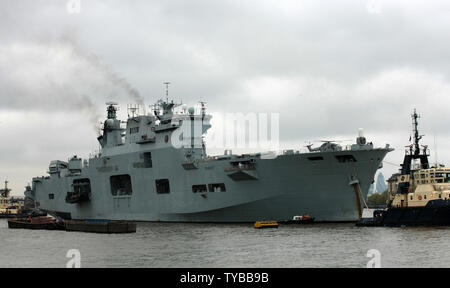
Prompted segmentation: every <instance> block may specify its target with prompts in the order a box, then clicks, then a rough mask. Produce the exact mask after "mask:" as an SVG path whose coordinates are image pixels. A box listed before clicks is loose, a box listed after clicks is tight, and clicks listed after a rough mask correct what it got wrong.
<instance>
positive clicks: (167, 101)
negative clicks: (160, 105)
mask: <svg viewBox="0 0 450 288" xmlns="http://www.w3.org/2000/svg"><path fill="white" fill-rule="evenodd" d="M169 84H170V82H164V85H166V103H169Z"/></svg>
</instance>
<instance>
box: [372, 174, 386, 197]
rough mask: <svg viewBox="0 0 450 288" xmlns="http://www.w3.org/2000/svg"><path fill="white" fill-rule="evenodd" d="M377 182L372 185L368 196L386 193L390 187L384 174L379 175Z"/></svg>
mask: <svg viewBox="0 0 450 288" xmlns="http://www.w3.org/2000/svg"><path fill="white" fill-rule="evenodd" d="M376 178H377V180H376V181H375V182H374V183H373V184H372V185H370V187H369V193H368V194H367V195H368V196H370V195H373V194H377V193H378V194H381V193H383V192H384V191H386V190H387V188H388V186H387V184H386V179H385V178H384V175H383V173H381V172H380V173H378V176H377V177H376Z"/></svg>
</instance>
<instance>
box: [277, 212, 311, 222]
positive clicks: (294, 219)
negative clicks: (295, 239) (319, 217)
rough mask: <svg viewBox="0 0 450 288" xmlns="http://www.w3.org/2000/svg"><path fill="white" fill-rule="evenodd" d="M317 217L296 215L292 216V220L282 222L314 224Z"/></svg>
mask: <svg viewBox="0 0 450 288" xmlns="http://www.w3.org/2000/svg"><path fill="white" fill-rule="evenodd" d="M314 220H315V218H313V217H311V216H309V215H308V214H306V215H296V216H294V217H292V219H291V220H286V221H283V222H281V223H282V224H312V223H314Z"/></svg>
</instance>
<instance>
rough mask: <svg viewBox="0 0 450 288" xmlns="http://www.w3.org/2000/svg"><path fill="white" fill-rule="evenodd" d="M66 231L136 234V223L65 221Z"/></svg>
mask: <svg viewBox="0 0 450 288" xmlns="http://www.w3.org/2000/svg"><path fill="white" fill-rule="evenodd" d="M64 223H65V228H66V229H65V230H66V231H78V232H91V233H109V234H112V233H136V223H134V222H128V221H82V220H66V221H64Z"/></svg>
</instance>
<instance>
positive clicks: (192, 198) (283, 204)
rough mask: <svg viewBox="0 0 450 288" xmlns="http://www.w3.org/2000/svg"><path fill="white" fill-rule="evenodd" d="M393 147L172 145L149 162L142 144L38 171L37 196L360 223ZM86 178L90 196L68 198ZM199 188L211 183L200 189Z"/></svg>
mask: <svg viewBox="0 0 450 288" xmlns="http://www.w3.org/2000/svg"><path fill="white" fill-rule="evenodd" d="M389 151H390V150H389V149H387V148H386V149H384V148H383V149H381V148H380V149H368V150H356V151H354V150H346V151H336V152H318V153H299V154H292V155H279V156H278V157H276V158H274V159H261V158H258V157H241V158H238V159H236V158H234V159H223V160H217V159H216V160H201V161H196V162H193V163H187V164H186V163H184V162H182V161H180V160H179V159H183V157H182V155H181V152H180V151H179V150H177V149H173V148H166V149H158V150H152V154H153V155H152V165H151V167H148V165H147V166H146V165H144V160H143V153H145V148H143V149H141V150H140V151H138V152H132V153H123V151H121V152H120V153H111V154H110V155H103V157H98V158H92V159H90V160H89V165H88V166H87V167H85V168H83V169H82V170H81V172H80V174H77V175H69V176H67V175H66V176H64V177H61V175H59V174H57V175H51V176H50V177H40V178H34V179H33V191H32V194H33V195H32V198H33V199H34V200H35V202H36V205H37V206H38V207H39V209H41V210H44V211H47V212H49V213H52V214H56V215H58V216H61V217H63V218H66V219H110V220H131V221H162V222H254V221H258V220H264V219H270V220H288V219H292V217H293V216H295V215H303V214H309V215H311V217H314V218H315V222H353V221H357V220H358V219H359V217H360V215H359V213H360V212H359V211H360V210H361V209H362V207H363V202H362V201H363V200H362V199H363V198H366V196H367V193H368V190H369V186H370V185H371V183H373V179H374V176H375V173H376V171H377V170H378V169H379V168H380V167H381V164H382V161H383V159H384V157H385V155H386V154H387V153H388V152H389ZM348 159H350V160H351V161H346V160H348ZM236 161H240V163H252V164H251V167H250V168H245V167H244V168H242V165H241V166H236V165H233V162H234V163H236ZM239 167H241V168H239ZM115 175H130V179H131V182H130V185H131V186H132V193H129V194H128V195H118V194H116V195H114V191H113V190H112V188H111V185H113V184H111V183H112V182H111V181H112V180H111V179H112V177H114V176H115ZM79 179H89V182H90V186H91V189H90V190H91V191H90V195H89V199H88V200H87V201H82V202H80V203H73V202H72V203H67V201H66V196H67V192H68V191H72V190H73V183H75V182H74V181H76V180H79ZM158 179H165V180H166V182H167V188H168V190H170V191H164V193H158V187H157V185H158V184H157V181H158ZM355 181H356V182H355ZM155 183H156V184H155ZM354 183H358V185H359V187H358V188H359V189H358V190H359V191H360V195H357V193H356V189H355V187H354ZM169 187H170V188H169ZM194 187H200V188H201V187H208V189H199V191H195V189H194ZM211 188H213V189H211ZM205 190H207V191H205Z"/></svg>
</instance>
